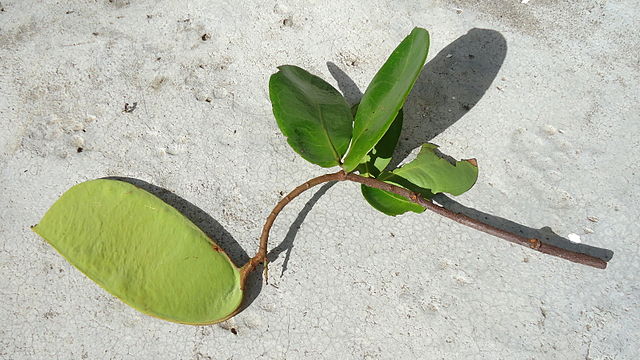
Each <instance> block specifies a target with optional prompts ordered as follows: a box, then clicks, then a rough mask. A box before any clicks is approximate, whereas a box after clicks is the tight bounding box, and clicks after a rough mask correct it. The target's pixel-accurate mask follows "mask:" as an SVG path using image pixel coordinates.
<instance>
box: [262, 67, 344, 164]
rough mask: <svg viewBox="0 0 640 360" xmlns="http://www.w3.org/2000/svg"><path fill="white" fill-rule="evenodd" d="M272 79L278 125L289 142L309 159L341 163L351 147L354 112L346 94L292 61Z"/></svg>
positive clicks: (322, 162) (270, 90)
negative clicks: (345, 96)
mask: <svg viewBox="0 0 640 360" xmlns="http://www.w3.org/2000/svg"><path fill="white" fill-rule="evenodd" d="M278 69H279V70H280V71H278V72H277V73H275V74H273V75H272V76H271V79H270V80H269V96H270V98H271V103H272V106H273V115H274V116H275V118H276V121H277V123H278V127H279V128H280V130H281V131H282V133H283V134H284V135H285V136H286V137H287V141H288V142H289V145H291V147H292V148H293V150H295V151H296V152H297V153H298V154H300V156H302V157H303V158H304V159H306V160H307V161H309V162H312V163H314V164H317V165H320V166H322V167H332V166H337V165H340V164H341V162H340V160H341V159H342V156H343V155H344V153H345V152H346V151H347V148H348V147H349V142H350V140H351V129H352V123H353V116H352V115H351V110H350V109H349V105H348V104H347V102H346V101H345V99H344V97H343V96H342V95H341V94H340V93H339V92H338V90H336V89H335V88H334V87H333V86H331V85H330V84H329V83H327V82H326V81H324V80H322V79H321V78H319V77H317V76H315V75H312V74H310V73H308V72H307V71H305V70H303V69H301V68H299V67H297V66H292V65H284V66H280V67H278Z"/></svg>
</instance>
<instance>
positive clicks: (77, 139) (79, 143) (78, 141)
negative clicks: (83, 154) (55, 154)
mask: <svg viewBox="0 0 640 360" xmlns="http://www.w3.org/2000/svg"><path fill="white" fill-rule="evenodd" d="M71 144H72V145H73V146H75V147H77V148H81V147H84V139H83V138H82V136H79V135H74V136H73V137H72V138H71Z"/></svg>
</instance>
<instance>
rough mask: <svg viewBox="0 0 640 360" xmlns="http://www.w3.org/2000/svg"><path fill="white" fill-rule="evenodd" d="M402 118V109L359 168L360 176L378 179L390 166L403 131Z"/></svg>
mask: <svg viewBox="0 0 640 360" xmlns="http://www.w3.org/2000/svg"><path fill="white" fill-rule="evenodd" d="M402 118H403V113H402V109H400V111H399V112H398V115H397V116H396V119H395V120H393V123H392V124H391V126H390V127H389V129H388V130H387V132H386V133H385V134H384V136H383V137H382V139H380V141H378V143H377V144H376V145H375V146H374V147H373V149H371V151H369V153H368V154H367V156H366V157H365V158H364V162H362V163H361V164H360V165H359V166H358V170H359V171H360V175H363V176H369V177H378V176H379V175H380V174H381V173H382V172H383V171H384V170H385V168H386V167H387V165H389V163H390V162H391V156H392V155H393V151H394V150H395V148H396V145H397V144H398V139H399V138H400V132H401V131H402Z"/></svg>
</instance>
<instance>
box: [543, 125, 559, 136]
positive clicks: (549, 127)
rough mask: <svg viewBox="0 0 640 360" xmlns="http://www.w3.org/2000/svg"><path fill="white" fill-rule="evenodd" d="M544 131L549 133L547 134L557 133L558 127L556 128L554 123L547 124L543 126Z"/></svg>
mask: <svg viewBox="0 0 640 360" xmlns="http://www.w3.org/2000/svg"><path fill="white" fill-rule="evenodd" d="M543 131H544V132H545V133H546V134H547V135H555V134H557V133H558V129H556V128H555V127H553V126H552V125H545V126H544V128H543Z"/></svg>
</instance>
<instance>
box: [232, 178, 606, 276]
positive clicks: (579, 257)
mask: <svg viewBox="0 0 640 360" xmlns="http://www.w3.org/2000/svg"><path fill="white" fill-rule="evenodd" d="M345 180H349V181H353V182H357V183H360V184H363V185H366V186H369V187H372V188H376V189H381V190H386V191H389V192H392V193H394V194H398V195H400V196H404V197H405V198H407V199H408V200H410V201H412V202H414V203H416V204H418V205H420V206H423V207H425V208H427V209H429V210H431V211H433V212H435V213H437V214H439V215H442V216H444V217H446V218H449V219H451V220H453V221H456V222H458V223H460V224H463V225H466V226H468V227H471V228H474V229H476V230H480V231H482V232H485V233H487V234H490V235H494V236H496V237H499V238H501V239H504V240H507V241H509V242H512V243H515V244H518V245H522V246H526V247H528V248H531V249H533V250H536V251H539V252H541V253H543V254H547V255H552V256H556V257H559V258H562V259H565V260H569V261H572V262H575V263H579V264H583V265H588V266H592V267H595V268H599V269H604V268H606V267H607V262H606V261H604V260H602V259H599V258H597V257H594V256H591V255H587V254H583V253H579V252H574V251H571V250H567V249H563V248H560V247H557V246H553V245H549V244H545V243H543V242H541V241H540V240H538V239H529V238H525V237H522V236H520V235H517V234H514V233H511V232H508V231H505V230H502V229H498V228H496V227H494V226H491V225H489V224H486V223H483V222H481V221H478V220H476V219H473V218H470V217H468V216H466V215H463V214H459V213H456V212H453V211H451V210H448V209H445V208H444V207H442V206H439V205H437V204H435V203H434V202H432V201H431V200H427V199H425V198H423V197H422V196H420V195H419V194H417V193H415V192H413V191H410V190H407V189H405V188H402V187H399V186H396V185H393V184H387V183H385V182H382V181H380V180H377V179H373V178H367V177H364V176H360V175H357V174H353V173H349V174H347V173H345V172H344V171H342V170H340V171H338V172H336V173H332V174H326V175H322V176H318V177H316V178H313V179H311V180H309V181H307V182H305V183H304V184H302V185H300V186H298V187H296V188H295V189H293V191H291V192H290V193H289V194H287V195H286V196H285V197H284V198H282V199H281V200H280V201H279V202H278V203H277V204H276V206H275V207H274V208H273V210H272V211H271V213H270V214H269V216H268V217H267V220H266V222H265V223H264V226H263V227H262V234H261V235H260V248H259V249H258V253H257V254H256V256H254V257H253V258H251V259H250V260H249V262H248V263H247V264H246V265H244V266H243V267H242V270H241V272H242V273H243V275H245V276H246V274H248V273H250V272H251V271H252V270H253V269H254V268H255V267H256V266H257V265H258V264H260V263H264V262H266V261H267V245H268V242H269V231H270V230H271V226H272V225H273V222H274V221H275V219H276V217H277V216H278V214H279V213H280V211H281V210H282V209H283V208H284V207H285V206H286V205H287V204H288V203H289V202H291V200H293V199H294V198H296V197H297V196H298V195H300V194H301V193H303V192H304V191H306V190H308V189H310V188H312V187H314V186H316V185H319V184H322V183H326V182H330V181H345Z"/></svg>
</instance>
